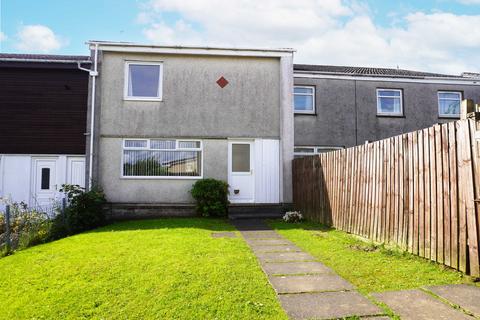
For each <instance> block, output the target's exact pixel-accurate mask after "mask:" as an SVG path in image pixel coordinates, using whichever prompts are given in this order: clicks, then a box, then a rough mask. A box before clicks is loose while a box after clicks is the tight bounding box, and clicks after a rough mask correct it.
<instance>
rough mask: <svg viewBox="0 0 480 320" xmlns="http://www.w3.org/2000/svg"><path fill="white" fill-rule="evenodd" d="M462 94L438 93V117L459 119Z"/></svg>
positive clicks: (453, 92)
mask: <svg viewBox="0 0 480 320" xmlns="http://www.w3.org/2000/svg"><path fill="white" fill-rule="evenodd" d="M461 103H462V93H461V92H458V91H439V92H438V116H439V117H442V118H459V117H460V104H461Z"/></svg>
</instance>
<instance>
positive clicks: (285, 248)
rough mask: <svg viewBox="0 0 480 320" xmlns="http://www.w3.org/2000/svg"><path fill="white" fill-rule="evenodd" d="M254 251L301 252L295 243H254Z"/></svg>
mask: <svg viewBox="0 0 480 320" xmlns="http://www.w3.org/2000/svg"><path fill="white" fill-rule="evenodd" d="M251 248H252V250H253V252H255V253H261V252H301V251H302V249H300V248H299V247H297V246H294V245H279V246H262V245H259V246H257V245H252V246H251Z"/></svg>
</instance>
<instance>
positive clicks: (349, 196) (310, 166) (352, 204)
mask: <svg viewBox="0 0 480 320" xmlns="http://www.w3.org/2000/svg"><path fill="white" fill-rule="evenodd" d="M474 135H475V121H473V120H460V121H456V122H451V123H448V124H443V125H435V126H433V127H431V128H427V129H424V130H420V131H416V132H411V133H407V134H404V135H401V136H396V137H393V138H389V139H385V140H381V141H377V142H374V143H369V144H365V145H362V146H358V147H354V148H349V149H345V150H339V151H334V152H330V153H325V154H321V155H319V156H310V157H305V158H301V159H295V160H294V161H293V176H294V179H293V190H294V191H293V192H294V204H295V207H296V209H298V210H300V211H301V212H302V213H303V214H304V215H305V216H306V217H307V218H308V219H310V220H313V221H317V222H321V223H324V224H327V225H331V226H333V227H335V228H337V229H340V230H344V231H347V232H350V233H353V234H356V235H360V236H363V237H366V238H369V239H372V240H374V241H377V242H384V243H391V244H396V245H398V246H399V247H401V248H402V249H403V250H406V251H409V252H411V253H413V254H416V255H419V256H422V257H425V258H427V259H430V260H433V261H437V262H439V263H442V264H445V265H447V266H450V267H452V268H455V269H458V270H461V271H463V272H466V273H469V274H471V275H474V276H479V275H480V268H479V220H480V210H479V207H478V202H477V201H476V199H479V198H480V168H479V166H480V163H479V157H478V149H477V145H476V144H477V142H476V140H475V138H474Z"/></svg>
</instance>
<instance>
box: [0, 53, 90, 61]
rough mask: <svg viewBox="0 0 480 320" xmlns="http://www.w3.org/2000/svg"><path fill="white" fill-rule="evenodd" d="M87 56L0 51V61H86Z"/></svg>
mask: <svg viewBox="0 0 480 320" xmlns="http://www.w3.org/2000/svg"><path fill="white" fill-rule="evenodd" d="M87 60H90V57H89V56H70V55H53V54H23V53H0V61H38V62H52V63H55V62H64V61H72V62H75V61H87Z"/></svg>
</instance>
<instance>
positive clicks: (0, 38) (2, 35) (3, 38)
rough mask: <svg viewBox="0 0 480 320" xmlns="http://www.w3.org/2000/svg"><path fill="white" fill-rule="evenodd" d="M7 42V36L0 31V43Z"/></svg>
mask: <svg viewBox="0 0 480 320" xmlns="http://www.w3.org/2000/svg"><path fill="white" fill-rule="evenodd" d="M5 40H7V35H6V34H5V33H3V32H2V31H0V42H2V41H5Z"/></svg>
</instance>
